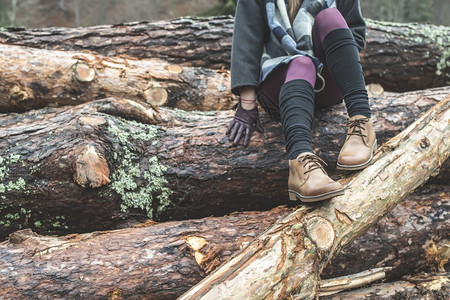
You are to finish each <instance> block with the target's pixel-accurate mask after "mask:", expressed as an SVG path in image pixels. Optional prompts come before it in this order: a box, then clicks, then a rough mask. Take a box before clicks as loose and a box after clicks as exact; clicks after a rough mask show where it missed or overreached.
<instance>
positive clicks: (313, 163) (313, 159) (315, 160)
mask: <svg viewBox="0 0 450 300" xmlns="http://www.w3.org/2000/svg"><path fill="white" fill-rule="evenodd" d="M299 162H301V163H305V169H307V170H306V171H305V172H304V173H303V174H307V173H309V172H311V171H314V170H316V169H321V170H322V171H323V172H324V173H326V172H325V169H324V168H323V165H326V166H327V164H326V162H324V161H323V160H322V159H321V158H320V157H318V156H317V155H314V154H306V155H305V156H302V157H301V158H299ZM308 168H309V169H308Z"/></svg>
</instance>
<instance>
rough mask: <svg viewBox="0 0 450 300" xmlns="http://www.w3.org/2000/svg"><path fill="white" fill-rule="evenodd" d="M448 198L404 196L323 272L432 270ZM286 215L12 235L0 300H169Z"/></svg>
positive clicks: (279, 211)
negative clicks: (380, 268)
mask: <svg viewBox="0 0 450 300" xmlns="http://www.w3.org/2000/svg"><path fill="white" fill-rule="evenodd" d="M449 197H450V191H448V189H447V190H439V191H435V192H433V193H431V194H428V195H427V196H425V195H420V194H414V195H412V196H410V197H408V198H407V199H405V201H404V202H402V203H400V204H399V205H398V206H397V207H396V208H395V209H394V210H393V212H392V213H391V214H389V215H388V216H386V217H385V218H383V219H382V220H380V222H378V223H377V225H376V227H374V228H371V229H370V230H369V231H368V232H367V233H366V234H365V235H364V236H363V237H362V238H360V239H357V240H355V241H353V242H352V243H351V244H350V245H349V247H347V248H345V249H344V251H342V252H341V254H340V255H339V256H338V257H336V259H334V260H333V261H332V262H331V264H330V267H331V268H329V269H328V273H329V272H330V271H332V272H333V273H332V274H330V275H332V276H333V277H337V276H341V275H344V274H345V272H348V273H356V272H360V271H362V270H366V269H367V268H373V267H375V266H378V265H383V266H391V267H393V269H392V270H391V271H390V272H389V273H388V276H389V277H391V278H392V277H398V276H399V275H403V274H411V273H413V272H415V271H422V270H426V271H428V270H433V269H436V268H437V267H438V266H439V264H440V262H442V261H443V260H445V258H447V259H448V255H447V256H445V255H442V253H440V252H439V249H440V248H439V247H440V246H442V245H445V244H447V245H448V240H446V238H448V237H447V236H446V231H447V230H446V227H447V226H446V222H445V219H444V218H442V216H445V214H446V210H447V209H448V207H446V201H448V200H449ZM290 212H292V209H291V208H286V207H278V208H276V209H273V210H270V211H266V212H247V213H235V214H232V215H229V216H225V217H218V218H206V219H201V220H187V221H177V222H166V223H162V224H151V223H150V224H147V225H145V226H144V227H140V228H127V229H122V230H117V231H109V232H97V233H88V234H79V235H75V234H73V235H69V236H65V237H59V238H56V237H44V236H36V235H35V234H33V233H31V232H30V231H25V230H23V231H19V232H15V233H14V234H12V235H11V237H10V239H9V241H7V242H6V241H5V242H3V243H0V261H2V265H1V266H0V282H2V288H1V289H0V298H8V299H32V298H37V297H39V298H49V299H50V298H51V299H55V298H59V297H64V298H82V299H98V298H106V297H108V296H109V297H111V296H112V295H114V294H115V293H116V294H120V295H121V296H122V297H124V298H127V299H129V298H134V299H143V298H144V299H175V298H176V297H178V296H180V295H181V294H182V293H183V292H185V291H186V290H188V289H189V288H190V287H192V286H193V285H194V284H196V283H197V282H198V281H200V280H201V279H202V278H203V277H204V276H205V275H206V274H208V273H210V271H212V270H214V269H215V268H216V267H217V266H219V265H220V264H221V263H223V262H224V261H226V260H227V259H229V258H230V257H231V255H233V254H234V253H235V252H237V251H238V250H239V249H240V248H241V247H243V245H244V244H246V243H249V242H251V240H252V239H253V238H255V237H256V236H257V235H259V234H260V233H262V232H263V231H264V230H265V229H266V228H267V227H269V226H270V225H272V224H273V223H274V222H275V221H276V220H277V219H278V218H280V217H283V216H286V215H287V214H289V213H290ZM387 232H390V233H389V234H387ZM411 240H413V241H414V242H412V243H409V242H408V241H411ZM358 247H359V248H358ZM383 248H384V249H385V250H383ZM394 248H396V249H394ZM355 249H357V250H356V251H355ZM371 249H373V251H371ZM430 249H433V251H431V250H430ZM434 249H436V250H434ZM347 250H348V251H347ZM372 252H373V253H372ZM369 257H370V259H369ZM119 258H120V259H119ZM361 258H362V259H361ZM361 260H363V261H365V264H358V263H357V262H359V261H361ZM349 262H353V263H349ZM355 262H356V263H355ZM344 266H346V267H347V268H346V270H345V272H344V270H343V269H345V268H344ZM111 268H114V272H111V270H112V269H111Z"/></svg>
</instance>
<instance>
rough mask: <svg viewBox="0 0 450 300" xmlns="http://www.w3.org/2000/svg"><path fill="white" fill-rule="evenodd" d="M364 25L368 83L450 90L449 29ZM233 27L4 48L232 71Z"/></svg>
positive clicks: (53, 31) (226, 23) (46, 38)
mask: <svg viewBox="0 0 450 300" xmlns="http://www.w3.org/2000/svg"><path fill="white" fill-rule="evenodd" d="M366 21H367V46H366V48H365V50H363V51H362V53H361V59H362V63H363V66H364V70H365V72H366V73H365V74H366V82H367V83H380V84H381V85H382V86H383V87H384V88H385V89H386V90H389V91H398V92H401V91H410V90H420V89H426V88H431V87H439V86H446V85H449V84H450V65H449V63H448V61H449V60H450V56H449V52H448V50H447V49H449V48H450V38H449V37H450V28H448V27H444V26H435V25H429V24H412V23H404V24H402V23H388V22H377V21H372V20H366ZM233 25H234V19H233V18H228V17H212V18H180V19H174V20H169V21H157V22H135V23H127V24H118V25H110V26H94V27H87V28H43V29H33V30H25V29H20V28H16V29H10V30H8V31H4V32H0V43H5V44H6V43H7V44H14V45H24V46H29V47H37V48H46V49H60V50H72V51H73V50H75V51H81V50H89V51H95V52H98V53H100V54H102V55H105V56H117V55H122V54H126V55H129V56H133V57H137V58H139V59H143V58H160V59H164V60H167V61H168V62H170V63H174V64H181V65H184V66H194V67H208V68H213V69H221V68H223V67H224V68H225V69H229V64H230V53H231V36H232V32H233Z"/></svg>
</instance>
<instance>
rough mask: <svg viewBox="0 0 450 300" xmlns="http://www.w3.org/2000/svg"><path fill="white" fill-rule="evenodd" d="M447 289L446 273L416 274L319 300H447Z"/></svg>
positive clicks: (449, 281) (447, 276)
mask: <svg viewBox="0 0 450 300" xmlns="http://www.w3.org/2000/svg"><path fill="white" fill-rule="evenodd" d="M449 289H450V280H449V274H448V273H447V274H446V273H440V274H439V273H438V274H418V275H415V276H409V277H406V278H404V279H403V280H400V281H396V282H387V283H379V284H375V285H373V286H370V287H367V288H363V289H358V290H354V291H350V292H343V293H339V294H336V295H333V296H328V297H320V299H323V300H334V299H336V300H340V299H369V300H372V299H373V300H379V299H449V297H450V292H449Z"/></svg>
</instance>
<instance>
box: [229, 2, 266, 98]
mask: <svg viewBox="0 0 450 300" xmlns="http://www.w3.org/2000/svg"><path fill="white" fill-rule="evenodd" d="M267 35H268V26H267V18H266V13H265V6H264V1H263V0H239V1H238V3H237V6H236V15H235V20H234V29H233V39H232V46H231V91H232V93H233V94H236V95H239V93H240V87H243V86H255V87H256V86H257V85H258V83H259V77H260V71H261V66H260V64H261V56H262V53H263V48H264V43H265V40H266V36H267Z"/></svg>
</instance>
